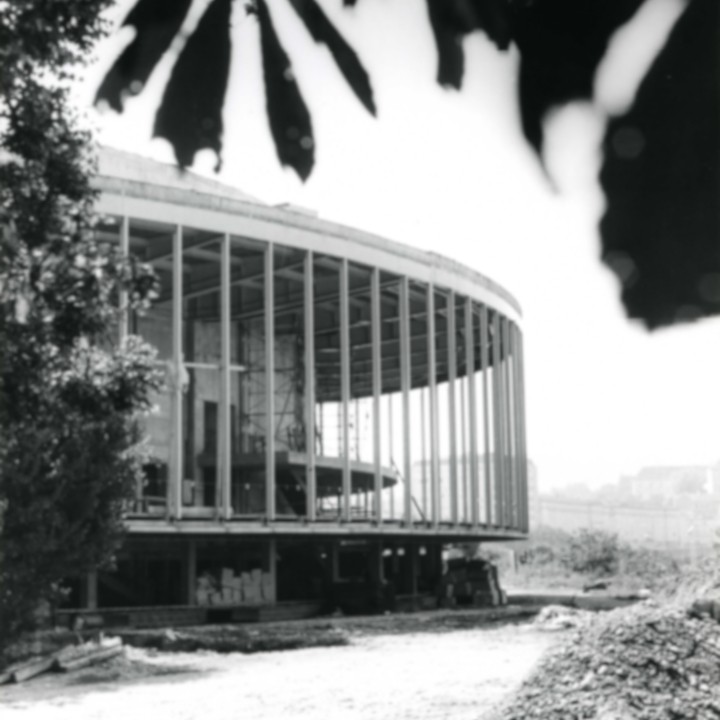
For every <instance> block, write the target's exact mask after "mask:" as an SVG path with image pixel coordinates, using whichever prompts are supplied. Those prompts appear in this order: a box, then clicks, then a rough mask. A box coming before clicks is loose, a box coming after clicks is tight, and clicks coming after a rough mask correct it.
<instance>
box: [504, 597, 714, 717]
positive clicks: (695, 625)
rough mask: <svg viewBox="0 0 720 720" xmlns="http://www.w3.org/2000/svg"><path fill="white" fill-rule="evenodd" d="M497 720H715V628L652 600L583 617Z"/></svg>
mask: <svg viewBox="0 0 720 720" xmlns="http://www.w3.org/2000/svg"><path fill="white" fill-rule="evenodd" d="M573 620H574V621H575V622H578V621H579V625H578V626H577V627H576V628H575V629H574V630H571V631H569V635H568V637H567V639H566V640H565V641H564V642H561V643H560V644H559V645H558V646H557V647H556V649H555V650H554V651H553V652H552V653H551V654H550V655H549V656H548V657H547V658H545V659H544V660H543V661H542V663H541V664H540V665H539V666H538V668H537V670H536V671H535V673H534V674H533V675H532V676H531V677H530V678H528V680H526V681H525V682H524V683H523V684H522V685H521V687H520V688H519V690H518V692H517V694H516V695H514V696H513V698H512V700H511V701H510V703H509V704H508V705H506V706H505V707H504V708H502V709H501V711H500V713H499V714H498V716H497V719H498V720H528V719H529V718H543V720H580V719H581V718H582V719H583V720H585V719H587V720H718V719H719V718H720V624H718V622H717V621H716V620H714V619H713V618H712V617H708V616H707V615H705V616H702V617H697V613H693V612H689V611H688V609H687V607H683V606H680V605H677V604H676V605H664V606H659V605H657V604H654V603H653V602H652V601H646V602H643V603H640V604H638V605H635V606H632V607H629V608H622V609H619V610H613V611H610V612H607V613H604V614H601V615H596V616H584V617H582V619H581V620H580V618H578V617H577V616H574V617H573Z"/></svg>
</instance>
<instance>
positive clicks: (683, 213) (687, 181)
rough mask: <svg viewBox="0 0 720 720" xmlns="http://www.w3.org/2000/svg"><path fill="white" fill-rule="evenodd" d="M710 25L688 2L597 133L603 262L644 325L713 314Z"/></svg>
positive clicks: (715, 236) (719, 92)
mask: <svg viewBox="0 0 720 720" xmlns="http://www.w3.org/2000/svg"><path fill="white" fill-rule="evenodd" d="M719 29H720V3H718V2H717V0H693V2H691V3H690V5H689V6H688V8H687V9H686V11H685V13H684V14H683V16H682V17H681V18H680V20H679V21H678V23H677V25H676V26H675V28H674V30H673V32H672V33H671V34H670V37H669V39H668V42H667V44H666V45H665V47H664V49H663V50H662V52H661V53H660V55H658V57H657V58H656V60H655V62H654V64H653V66H652V67H651V69H650V72H649V73H648V74H647V76H646V77H645V79H644V80H643V82H642V84H641V86H640V88H639V90H638V93H637V96H636V98H635V103H634V105H633V107H632V108H631V110H630V111H629V112H628V113H627V114H626V115H624V116H622V117H619V118H615V119H613V120H612V121H611V122H610V124H609V126H608V129H607V134H606V136H605V143H604V149H605V162H604V166H603V169H602V172H601V178H600V179H601V183H602V186H603V188H604V190H605V193H606V195H607V200H608V209H607V211H606V213H605V216H604V217H603V219H602V222H601V233H602V240H603V260H604V261H605V263H606V264H608V265H609V266H610V267H611V268H612V269H613V270H614V271H615V272H616V273H617V275H618V276H619V278H620V280H621V281H622V283H623V291H622V297H623V302H624V303H625V308H626V310H627V312H628V314H629V315H630V316H631V317H635V318H641V319H642V320H643V321H644V322H645V324H646V325H647V326H648V327H650V328H654V327H658V326H661V325H667V324H670V323H673V322H677V321H681V320H690V319H694V318H698V317H701V316H705V315H714V314H717V313H719V312H720V205H719V199H720V182H719V181H720V178H719V175H720V132H719V131H718V129H719V128H720V77H718V74H719V73H718V69H719V63H718V47H720V38H718V30H719Z"/></svg>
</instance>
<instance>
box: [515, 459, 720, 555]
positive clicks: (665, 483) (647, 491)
mask: <svg viewBox="0 0 720 720" xmlns="http://www.w3.org/2000/svg"><path fill="white" fill-rule="evenodd" d="M719 471H720V464H719V465H715V466H713V467H709V466H701V465H687V466H653V467H645V468H642V469H641V470H640V471H639V472H638V473H637V474H636V475H632V476H629V475H628V476H623V477H622V478H621V479H620V482H619V483H618V485H617V486H614V487H613V486H606V487H604V488H602V489H601V490H599V491H597V492H594V493H593V492H592V491H589V490H588V492H587V493H577V492H570V491H567V492H566V491H561V492H557V491H556V492H555V493H553V494H552V495H540V496H539V512H538V520H537V524H532V525H531V526H532V527H537V526H538V525H543V526H546V527H553V528H558V529H560V530H565V531H568V532H572V531H574V530H579V529H581V528H589V529H599V530H606V531H608V532H612V533H616V534H617V535H618V536H619V537H620V538H621V539H623V540H626V541H630V542H638V543H643V544H651V545H660V546H667V547H679V546H685V547H689V546H695V545H710V544H712V543H713V542H714V541H715V540H716V538H717V534H716V529H717V528H718V526H719V524H720V482H719V478H720V472H719ZM528 487H530V482H528ZM531 517H532V515H531Z"/></svg>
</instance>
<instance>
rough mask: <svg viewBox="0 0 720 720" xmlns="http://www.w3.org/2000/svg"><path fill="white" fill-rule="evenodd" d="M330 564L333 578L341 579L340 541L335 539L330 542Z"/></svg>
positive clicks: (334, 579)
mask: <svg viewBox="0 0 720 720" xmlns="http://www.w3.org/2000/svg"><path fill="white" fill-rule="evenodd" d="M330 565H331V567H332V580H333V582H337V581H338V580H340V542H339V541H338V540H335V541H334V542H332V543H331V544H330Z"/></svg>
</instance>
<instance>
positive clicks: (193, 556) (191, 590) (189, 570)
mask: <svg viewBox="0 0 720 720" xmlns="http://www.w3.org/2000/svg"><path fill="white" fill-rule="evenodd" d="M185 562H186V564H187V565H186V572H185V577H186V578H187V588H186V592H187V599H186V602H187V604H188V605H197V597H196V591H197V540H195V538H190V539H189V540H188V544H187V556H186V558H185Z"/></svg>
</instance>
